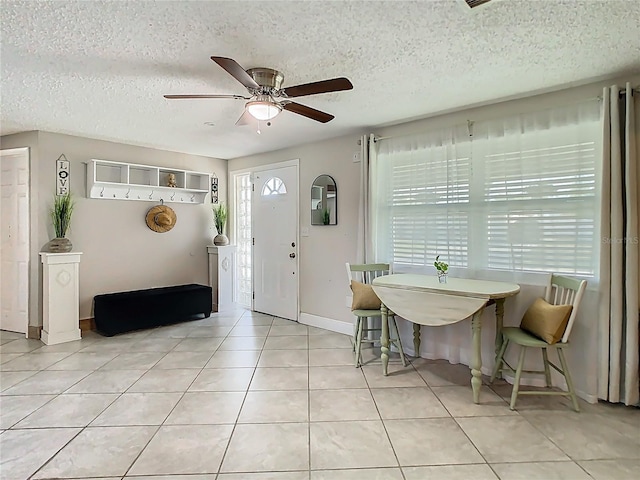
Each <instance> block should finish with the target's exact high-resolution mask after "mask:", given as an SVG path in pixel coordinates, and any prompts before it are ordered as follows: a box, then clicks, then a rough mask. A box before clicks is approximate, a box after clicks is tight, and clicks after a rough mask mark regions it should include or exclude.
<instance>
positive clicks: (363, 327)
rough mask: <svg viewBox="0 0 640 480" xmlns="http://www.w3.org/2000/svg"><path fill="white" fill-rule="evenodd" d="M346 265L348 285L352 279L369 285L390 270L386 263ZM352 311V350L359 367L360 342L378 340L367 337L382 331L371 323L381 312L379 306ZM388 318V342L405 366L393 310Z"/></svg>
mask: <svg viewBox="0 0 640 480" xmlns="http://www.w3.org/2000/svg"><path fill="white" fill-rule="evenodd" d="M346 266H347V275H348V278H349V285H351V281H352V280H355V281H356V282H360V283H364V284H366V285H369V284H370V283H371V282H372V281H373V279H374V278H376V277H379V276H382V275H388V274H389V273H390V272H391V269H390V266H389V264H388V263H369V264H360V265H352V264H350V263H347V264H346ZM376 298H377V297H376ZM352 312H353V314H354V315H355V316H356V323H355V324H354V332H353V336H354V341H353V352H354V354H355V366H356V367H360V366H362V343H372V344H373V343H375V342H377V341H379V338H378V339H372V338H369V337H370V335H369V334H370V332H381V331H382V328H381V327H377V326H373V325H372V324H373V320H374V319H377V318H379V319H382V312H381V311H380V309H379V308H378V309H377V310H369V309H356V310H352ZM388 319H389V337H390V338H389V342H390V344H392V345H395V346H396V347H397V348H398V351H399V352H400V357H401V358H402V365H403V366H405V367H406V366H407V361H406V359H405V356H404V350H403V349H402V342H401V341H400V334H399V332H398V325H397V323H396V317H395V315H394V313H393V312H391V311H389V313H388ZM370 321H371V324H370Z"/></svg>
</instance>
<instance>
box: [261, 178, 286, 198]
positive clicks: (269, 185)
mask: <svg viewBox="0 0 640 480" xmlns="http://www.w3.org/2000/svg"><path fill="white" fill-rule="evenodd" d="M285 193H287V187H286V186H285V184H284V182H283V181H282V179H280V178H278V177H271V178H270V179H269V180H267V181H266V182H264V186H263V187H262V196H263V197H264V196H268V195H284V194H285Z"/></svg>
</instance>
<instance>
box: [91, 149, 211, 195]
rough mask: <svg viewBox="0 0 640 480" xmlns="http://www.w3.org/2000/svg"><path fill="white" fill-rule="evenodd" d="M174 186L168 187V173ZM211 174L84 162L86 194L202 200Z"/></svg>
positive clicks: (92, 161)
mask: <svg viewBox="0 0 640 480" xmlns="http://www.w3.org/2000/svg"><path fill="white" fill-rule="evenodd" d="M170 173H173V174H174V175H175V176H176V185H177V186H176V187H169V186H167V184H168V178H169V174H170ZM210 188H211V174H210V173H202V172H191V171H188V170H180V169H177V168H167V167H154V166H152V165H138V164H134V163H122V162H112V161H109V160H96V159H93V160H91V161H90V162H89V163H88V164H87V197H88V198H100V199H106V200H140V201H145V202H159V201H160V200H163V201H164V202H165V203H194V204H199V203H204V200H205V197H206V195H207V194H208V193H209V189H210Z"/></svg>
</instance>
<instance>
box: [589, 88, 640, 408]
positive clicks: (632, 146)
mask: <svg viewBox="0 0 640 480" xmlns="http://www.w3.org/2000/svg"><path fill="white" fill-rule="evenodd" d="M637 95H638V94H636V97H637ZM636 97H634V96H633V89H632V87H631V85H630V84H627V85H626V87H625V88H620V87H618V86H612V87H607V88H605V89H604V93H603V109H602V119H603V170H602V218H601V225H602V243H601V258H600V285H601V292H600V293H601V297H600V298H601V301H600V325H599V326H600V335H599V336H600V372H599V376H598V397H599V398H601V399H603V400H607V401H609V402H623V403H624V404H625V405H637V404H638V402H639V396H640V395H639V380H638V363H639V357H638V292H639V286H638V267H639V264H638V207H639V204H638V184H639V183H640V182H639V179H638V173H639V169H638V151H637V150H636V143H637V138H638V136H639V133H638V131H637V130H636V127H635V120H636V118H635V115H636V113H635V108H634V103H635V102H636V101H637V99H636Z"/></svg>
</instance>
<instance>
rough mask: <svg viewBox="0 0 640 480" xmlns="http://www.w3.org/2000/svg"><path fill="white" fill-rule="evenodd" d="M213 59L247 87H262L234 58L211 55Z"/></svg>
mask: <svg viewBox="0 0 640 480" xmlns="http://www.w3.org/2000/svg"><path fill="white" fill-rule="evenodd" d="M211 60H213V61H214V62H216V63H217V64H218V65H220V66H221V67H222V68H224V69H225V70H226V71H227V72H228V73H229V74H230V75H231V76H232V77H233V78H235V79H236V80H238V81H239V82H240V83H241V84H242V85H244V86H245V87H247V88H260V85H258V84H257V83H256V81H255V80H254V79H253V78H251V75H249V74H248V73H247V72H245V71H244V68H242V67H241V66H240V64H239V63H238V62H236V61H235V60H234V59H232V58H226V57H211Z"/></svg>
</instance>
